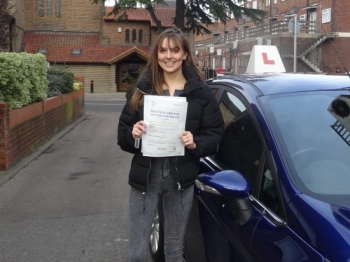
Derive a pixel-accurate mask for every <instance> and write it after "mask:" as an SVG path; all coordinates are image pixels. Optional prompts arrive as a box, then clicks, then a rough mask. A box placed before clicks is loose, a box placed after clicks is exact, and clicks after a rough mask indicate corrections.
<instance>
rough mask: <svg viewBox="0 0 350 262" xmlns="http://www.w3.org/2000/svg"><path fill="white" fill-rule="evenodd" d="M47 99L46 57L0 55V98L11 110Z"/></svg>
mask: <svg viewBox="0 0 350 262" xmlns="http://www.w3.org/2000/svg"><path fill="white" fill-rule="evenodd" d="M46 97H47V77H46V57H45V56H44V55H42V54H27V53H8V52H4V53H0V98H1V100H2V101H4V102H8V103H9V104H10V108H11V109H15V108H20V107H22V106H24V105H27V104H30V103H34V102H36V101H38V100H43V99H45V98H46Z"/></svg>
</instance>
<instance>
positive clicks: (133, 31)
mask: <svg viewBox="0 0 350 262" xmlns="http://www.w3.org/2000/svg"><path fill="white" fill-rule="evenodd" d="M132 43H133V44H136V29H133V30H132Z"/></svg>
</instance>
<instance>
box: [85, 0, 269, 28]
mask: <svg viewBox="0 0 350 262" xmlns="http://www.w3.org/2000/svg"><path fill="white" fill-rule="evenodd" d="M185 1H186V3H185ZM247 1H248V0H236V1H235V2H237V3H238V4H240V3H244V2H247ZM92 2H93V3H95V4H98V3H104V2H105V0H92ZM138 3H139V4H142V5H143V6H144V7H145V8H146V9H147V10H148V11H149V13H150V15H151V17H152V20H153V21H154V23H155V24H156V25H157V28H158V31H162V30H163V28H162V26H161V23H160V21H159V20H158V19H157V17H156V15H155V12H154V8H155V7H157V6H166V5H167V4H166V3H165V1H164V0H116V2H115V5H114V8H113V10H112V11H111V12H110V13H109V15H111V14H115V15H119V16H118V17H117V21H121V20H123V19H127V16H126V12H127V10H128V9H131V8H136V6H137V4H138ZM228 13H233V15H234V17H235V19H236V20H237V21H239V20H240V19H242V17H250V18H251V19H252V21H253V22H256V21H260V22H262V21H263V19H264V17H265V16H266V15H267V13H266V12H265V11H264V10H258V9H251V8H245V7H242V6H239V5H237V4H236V3H234V2H233V0H176V17H175V18H174V25H176V26H177V27H178V28H180V29H182V30H184V29H185V28H186V29H187V30H189V31H191V32H193V33H195V34H197V35H199V34H203V33H205V34H210V33H211V32H210V30H209V29H208V28H207V26H208V25H211V24H213V23H214V21H218V20H220V21H221V22H222V23H226V22H227V21H228V20H229V19H230V16H229V15H228Z"/></svg>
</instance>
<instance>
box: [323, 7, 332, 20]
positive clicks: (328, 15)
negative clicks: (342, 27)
mask: <svg viewBox="0 0 350 262" xmlns="http://www.w3.org/2000/svg"><path fill="white" fill-rule="evenodd" d="M330 21H331V8H327V9H323V10H322V24H324V23H329V22H330Z"/></svg>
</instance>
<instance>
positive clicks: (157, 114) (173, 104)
mask: <svg viewBox="0 0 350 262" xmlns="http://www.w3.org/2000/svg"><path fill="white" fill-rule="evenodd" d="M144 99H145V100H144V121H145V122H146V124H147V129H146V133H145V134H143V135H142V140H141V141H142V149H141V152H142V153H143V155H144V156H151V157H167V156H183V155H184V154H185V147H184V145H183V144H182V143H181V140H180V133H181V132H182V131H185V124H186V115H187V102H186V98H185V97H173V96H152V95H146V96H144Z"/></svg>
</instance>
